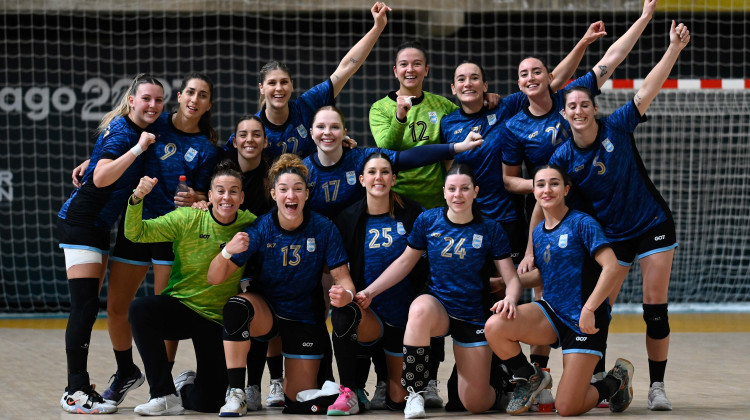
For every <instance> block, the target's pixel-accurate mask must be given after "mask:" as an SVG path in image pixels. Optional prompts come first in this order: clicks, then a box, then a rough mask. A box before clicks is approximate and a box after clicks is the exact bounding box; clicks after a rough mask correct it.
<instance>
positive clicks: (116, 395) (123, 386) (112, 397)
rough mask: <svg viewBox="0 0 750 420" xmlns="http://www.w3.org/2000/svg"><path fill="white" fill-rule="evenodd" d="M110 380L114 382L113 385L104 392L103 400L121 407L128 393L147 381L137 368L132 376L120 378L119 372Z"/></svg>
mask: <svg viewBox="0 0 750 420" xmlns="http://www.w3.org/2000/svg"><path fill="white" fill-rule="evenodd" d="M110 380H111V381H112V385H110V386H109V388H107V389H106V390H105V391H104V393H103V394H102V398H104V399H105V400H107V401H109V402H111V403H112V404H114V405H120V403H121V402H122V400H124V399H125V395H127V394H128V392H130V391H132V390H134V389H136V388H138V387H139V386H141V385H143V381H144V380H146V377H145V376H143V374H142V373H141V370H140V369H138V368H137V367H136V368H135V372H133V374H132V375H130V376H126V377H120V372H119V371H118V372H116V373H115V374H114V375H112V377H111V378H110Z"/></svg>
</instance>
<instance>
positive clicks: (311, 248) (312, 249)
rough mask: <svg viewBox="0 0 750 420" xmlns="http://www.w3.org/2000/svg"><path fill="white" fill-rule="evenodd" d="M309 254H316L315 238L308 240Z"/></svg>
mask: <svg viewBox="0 0 750 420" xmlns="http://www.w3.org/2000/svg"><path fill="white" fill-rule="evenodd" d="M307 252H315V238H307Z"/></svg>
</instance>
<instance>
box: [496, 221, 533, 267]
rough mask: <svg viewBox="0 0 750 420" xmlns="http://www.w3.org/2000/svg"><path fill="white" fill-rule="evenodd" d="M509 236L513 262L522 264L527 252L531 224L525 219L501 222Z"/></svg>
mask: <svg viewBox="0 0 750 420" xmlns="http://www.w3.org/2000/svg"><path fill="white" fill-rule="evenodd" d="M500 225H501V226H502V227H503V230H504V231H505V234H506V235H507V236H508V241H509V242H510V258H511V259H512V260H513V264H516V265H518V264H520V263H521V260H523V257H524V255H525V254H526V245H527V243H528V237H529V226H528V224H527V223H525V222H524V221H523V220H515V221H512V222H505V223H501V224H500Z"/></svg>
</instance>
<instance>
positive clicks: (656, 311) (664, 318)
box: [643, 303, 669, 340]
mask: <svg viewBox="0 0 750 420" xmlns="http://www.w3.org/2000/svg"><path fill="white" fill-rule="evenodd" d="M643 320H644V321H646V336H648V337H650V338H653V339H654V340H661V339H662V338H666V337H667V336H668V335H669V314H668V312H667V304H666V303H662V304H658V305H648V304H645V303H644V304H643Z"/></svg>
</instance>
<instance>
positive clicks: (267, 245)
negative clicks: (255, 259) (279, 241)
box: [266, 242, 276, 248]
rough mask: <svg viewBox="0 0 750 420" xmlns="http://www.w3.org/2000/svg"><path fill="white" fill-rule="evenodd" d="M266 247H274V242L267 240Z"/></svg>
mask: <svg viewBox="0 0 750 420" xmlns="http://www.w3.org/2000/svg"><path fill="white" fill-rule="evenodd" d="M266 248H276V242H269V243H267V244H266Z"/></svg>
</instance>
